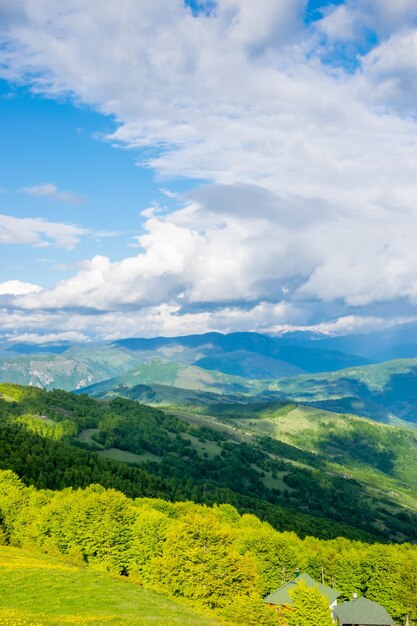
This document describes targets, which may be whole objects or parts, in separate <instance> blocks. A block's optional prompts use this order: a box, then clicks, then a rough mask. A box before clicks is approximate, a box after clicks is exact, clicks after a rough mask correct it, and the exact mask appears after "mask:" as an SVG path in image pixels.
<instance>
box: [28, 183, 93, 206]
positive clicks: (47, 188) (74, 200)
mask: <svg viewBox="0 0 417 626" xmlns="http://www.w3.org/2000/svg"><path fill="white" fill-rule="evenodd" d="M19 191H20V192H22V193H25V194H27V195H29V196H37V197H40V198H50V199H51V200H56V201H57V202H67V203H70V204H81V203H82V202H84V196H81V195H78V194H75V193H73V192H72V191H62V190H60V189H58V187H57V186H56V185H54V184H53V183H44V184H43V185H34V186H33V187H22V189H20V190H19Z"/></svg>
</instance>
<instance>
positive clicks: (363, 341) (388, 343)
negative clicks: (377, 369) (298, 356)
mask: <svg viewBox="0 0 417 626" xmlns="http://www.w3.org/2000/svg"><path fill="white" fill-rule="evenodd" d="M293 335H294V333H288V334H287V335H285V336H283V337H282V339H281V340H283V341H286V342H288V343H294V344H296V343H300V342H301V344H302V345H303V346H306V347H308V346H315V347H321V348H325V349H327V350H336V351H340V352H348V353H349V354H356V355H358V356H361V357H363V358H365V359H369V360H370V361H378V362H381V361H388V360H390V359H403V358H412V357H417V323H415V322H409V323H406V324H398V325H396V326H392V327H390V328H384V329H383V330H378V331H375V332H373V333H369V334H350V335H344V336H341V337H326V336H324V335H320V334H310V333H305V334H304V333H303V334H302V335H301V336H299V337H294V336H293Z"/></svg>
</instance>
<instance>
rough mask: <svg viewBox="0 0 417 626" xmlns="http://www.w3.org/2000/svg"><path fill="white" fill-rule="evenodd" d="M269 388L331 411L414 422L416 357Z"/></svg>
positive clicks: (284, 381) (296, 379) (416, 417)
mask: <svg viewBox="0 0 417 626" xmlns="http://www.w3.org/2000/svg"><path fill="white" fill-rule="evenodd" d="M270 388H271V389H273V390H274V391H276V392H280V393H282V394H283V395H285V396H286V397H288V398H291V399H294V400H296V401H298V402H304V403H309V404H315V405H316V406H320V407H322V408H325V409H326V408H327V409H329V410H331V411H337V412H350V413H355V414H357V415H362V416H365V417H370V418H371V419H375V420H380V421H385V422H395V421H398V419H400V420H403V421H404V422H406V423H407V422H408V423H410V422H417V359H397V360H394V361H387V362H386V363H379V364H376V365H367V366H363V367H355V368H350V369H345V370H340V371H338V372H330V373H327V374H314V375H312V374H309V375H306V376H297V377H294V378H286V379H281V380H279V381H276V383H275V384H272V385H271V386H270Z"/></svg>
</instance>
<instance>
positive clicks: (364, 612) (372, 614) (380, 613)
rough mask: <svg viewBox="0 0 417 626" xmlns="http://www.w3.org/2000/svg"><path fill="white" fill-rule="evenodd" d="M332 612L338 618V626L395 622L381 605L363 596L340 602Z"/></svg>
mask: <svg viewBox="0 0 417 626" xmlns="http://www.w3.org/2000/svg"><path fill="white" fill-rule="evenodd" d="M334 613H335V615H336V617H337V619H338V620H339V626H344V624H364V625H366V626H367V625H368V624H374V625H377V626H392V625H394V623H395V622H394V620H393V619H392V617H391V616H390V615H389V613H388V612H387V611H386V610H385V609H384V607H383V606H381V605H380V604H377V603H376V602H372V600H367V599H366V598H363V597H362V598H355V599H354V600H350V601H349V602H342V604H339V605H338V606H336V608H335V609H334Z"/></svg>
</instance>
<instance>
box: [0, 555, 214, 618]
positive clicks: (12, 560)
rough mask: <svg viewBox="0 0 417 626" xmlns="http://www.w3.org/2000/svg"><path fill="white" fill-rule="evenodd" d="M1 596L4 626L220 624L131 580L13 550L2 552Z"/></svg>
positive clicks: (0, 562) (68, 562)
mask: <svg viewBox="0 0 417 626" xmlns="http://www.w3.org/2000/svg"><path fill="white" fill-rule="evenodd" d="M73 560H76V559H73ZM0 590H1V592H0V623H1V624H2V626H29V625H36V626H63V625H64V624H69V625H71V624H73V625H74V626H75V625H78V626H87V625H90V624H91V626H94V625H96V626H98V625H107V624H108V625H109V626H149V625H150V624H154V625H155V626H175V625H177V626H199V625H200V624H201V625H202V626H215V625H216V624H219V622H218V621H217V620H215V619H210V618H207V617H205V616H204V615H201V614H196V613H195V611H193V610H192V609H190V608H187V607H185V606H181V605H180V604H178V602H177V603H176V602H174V601H173V600H169V599H168V598H167V597H165V596H162V595H160V594H157V593H155V592H153V591H150V590H148V589H143V587H141V586H139V585H138V584H135V583H134V582H131V581H130V580H128V579H126V578H121V577H117V578H116V577H114V576H111V575H110V574H108V573H104V572H99V571H94V570H93V569H88V568H86V567H85V566H80V565H78V566H76V565H73V564H71V562H70V561H69V560H67V561H63V560H62V558H61V560H59V559H57V558H56V557H52V556H48V555H45V554H41V553H36V552H33V550H31V551H29V550H22V549H19V548H13V547H10V546H0Z"/></svg>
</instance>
